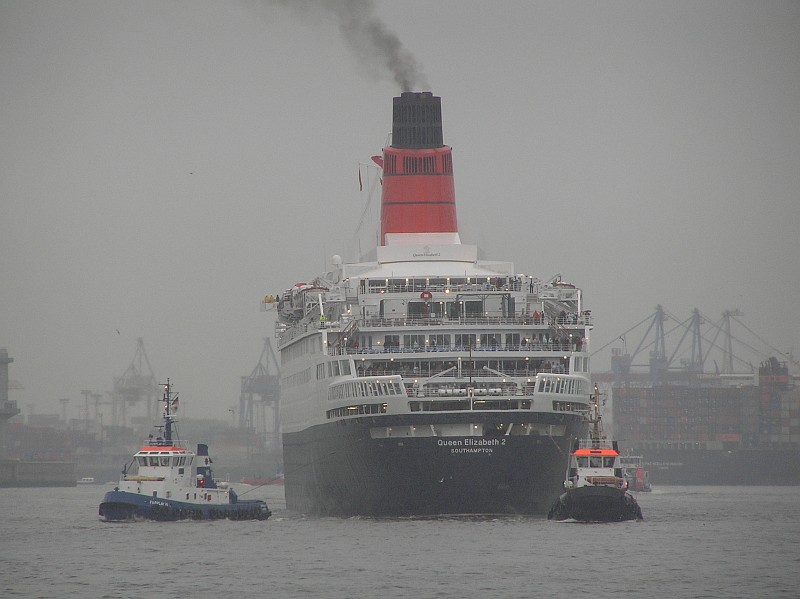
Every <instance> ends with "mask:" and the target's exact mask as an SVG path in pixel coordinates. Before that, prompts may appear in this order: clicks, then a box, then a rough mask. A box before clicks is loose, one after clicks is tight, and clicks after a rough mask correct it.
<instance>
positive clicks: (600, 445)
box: [578, 439, 616, 451]
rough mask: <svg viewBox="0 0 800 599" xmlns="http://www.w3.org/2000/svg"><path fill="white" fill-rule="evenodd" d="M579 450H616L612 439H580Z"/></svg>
mask: <svg viewBox="0 0 800 599" xmlns="http://www.w3.org/2000/svg"><path fill="white" fill-rule="evenodd" d="M578 449H614V450H615V451H616V448H615V447H614V442H613V441H611V440H610V439H579V440H578Z"/></svg>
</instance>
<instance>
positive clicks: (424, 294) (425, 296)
mask: <svg viewBox="0 0 800 599" xmlns="http://www.w3.org/2000/svg"><path fill="white" fill-rule="evenodd" d="M419 297H420V299H424V300H429V299H431V298H432V297H433V294H432V293H431V292H430V291H423V292H422V293H420V294H419Z"/></svg>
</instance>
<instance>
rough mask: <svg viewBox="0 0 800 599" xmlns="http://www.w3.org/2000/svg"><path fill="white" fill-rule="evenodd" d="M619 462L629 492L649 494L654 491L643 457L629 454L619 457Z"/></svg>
mask: <svg viewBox="0 0 800 599" xmlns="http://www.w3.org/2000/svg"><path fill="white" fill-rule="evenodd" d="M619 460H620V464H622V471H623V474H624V476H625V480H626V481H628V490H629V491H635V492H638V493H649V492H650V491H652V490H653V488H652V487H651V486H650V473H649V472H648V471H647V470H646V469H645V468H644V464H643V463H642V456H640V455H633V454H630V453H627V454H623V455H621V456H619Z"/></svg>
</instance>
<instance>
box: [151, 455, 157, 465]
mask: <svg viewBox="0 0 800 599" xmlns="http://www.w3.org/2000/svg"><path fill="white" fill-rule="evenodd" d="M150 465H151V466H158V458H157V457H155V456H150Z"/></svg>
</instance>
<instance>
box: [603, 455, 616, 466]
mask: <svg viewBox="0 0 800 599" xmlns="http://www.w3.org/2000/svg"><path fill="white" fill-rule="evenodd" d="M603 467H604V468H613V467H614V456H606V457H604V458H603Z"/></svg>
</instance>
